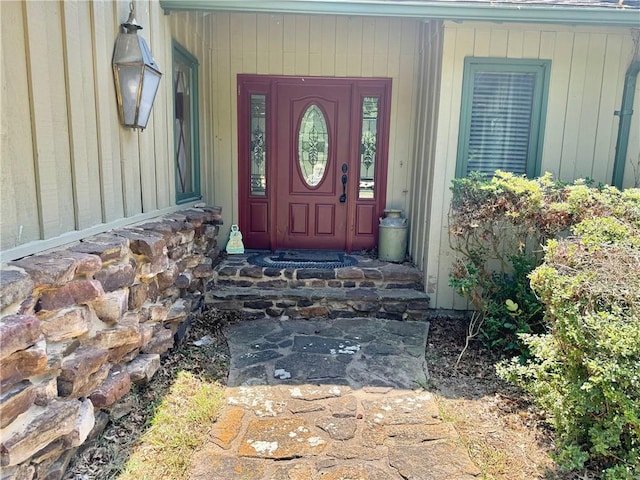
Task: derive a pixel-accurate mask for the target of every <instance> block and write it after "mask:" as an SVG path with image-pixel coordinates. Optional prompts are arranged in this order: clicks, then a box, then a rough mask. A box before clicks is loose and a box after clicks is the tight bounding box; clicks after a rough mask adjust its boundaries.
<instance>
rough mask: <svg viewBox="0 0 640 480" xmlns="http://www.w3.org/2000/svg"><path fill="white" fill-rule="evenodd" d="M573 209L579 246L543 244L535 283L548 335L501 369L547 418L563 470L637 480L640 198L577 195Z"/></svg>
mask: <svg viewBox="0 0 640 480" xmlns="http://www.w3.org/2000/svg"><path fill="white" fill-rule="evenodd" d="M567 199H568V203H569V204H570V208H569V210H575V211H576V212H579V213H580V215H579V217H581V218H584V220H582V221H581V222H580V223H578V224H577V225H575V226H574V227H573V228H572V232H573V234H574V236H572V237H569V238H566V239H561V240H551V241H549V242H548V243H547V246H546V249H545V256H544V263H543V264H542V265H541V266H539V267H538V268H537V269H536V270H535V271H534V272H533V273H532V274H531V275H530V278H531V285H532V287H533V289H534V290H535V292H536V293H537V294H538V295H539V297H540V299H541V300H542V302H543V303H544V304H545V321H546V323H547V325H548V329H549V332H548V333H547V334H544V335H529V334H524V335H521V338H522V339H523V341H524V342H525V344H526V345H527V346H528V347H529V349H530V351H531V355H532V358H531V359H530V360H528V361H527V362H526V363H524V364H523V363H522V362H521V361H520V360H519V359H513V360H512V361H511V362H509V363H503V364H501V365H499V366H498V373H499V374H500V375H501V376H503V377H504V378H506V379H508V380H510V381H512V382H514V383H517V384H519V385H521V386H523V387H524V388H525V389H526V390H528V391H529V392H531V393H532V394H533V395H534V397H535V398H536V400H537V401H538V402H539V403H540V405H541V406H542V407H543V408H545V409H546V410H547V411H548V412H549V413H550V414H551V418H552V421H553V424H554V426H555V428H556V432H557V436H558V454H557V460H558V462H559V464H560V465H561V466H563V467H564V468H566V469H576V468H580V467H582V466H583V465H584V464H585V463H586V462H587V461H590V462H595V463H596V464H597V465H599V466H601V467H602V469H603V478H604V479H610V480H614V479H615V480H622V479H624V480H627V479H629V480H631V479H637V478H640V461H639V460H638V459H639V458H640V191H633V190H630V191H627V192H619V191H617V190H615V189H613V188H610V187H605V188H603V189H601V190H596V189H588V190H587V189H585V188H582V186H581V187H580V188H574V189H573V190H572V191H571V192H570V194H569V195H568V197H567ZM587 214H589V215H587ZM598 215H602V216H598Z"/></svg>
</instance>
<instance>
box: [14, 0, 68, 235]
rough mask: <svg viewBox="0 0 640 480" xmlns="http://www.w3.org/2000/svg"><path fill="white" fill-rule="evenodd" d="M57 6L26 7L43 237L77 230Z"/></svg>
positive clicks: (34, 4)
mask: <svg viewBox="0 0 640 480" xmlns="http://www.w3.org/2000/svg"><path fill="white" fill-rule="evenodd" d="M60 7H61V5H60V4H59V3H53V2H51V3H49V2H45V3H39V2H38V3H36V2H34V3H31V2H26V3H25V11H26V16H27V18H26V22H25V23H26V25H27V39H28V53H27V56H28V58H29V71H30V85H29V86H30V91H29V96H30V97H31V98H32V129H33V134H34V140H35V145H36V178H37V184H38V191H39V202H40V204H39V210H40V211H41V212H42V233H43V238H44V239H47V238H51V237H55V236H57V235H60V234H62V233H65V232H69V231H72V230H74V229H75V219H74V213H75V212H74V201H73V188H74V186H73V182H72V172H71V165H70V161H69V156H70V153H69V130H68V122H67V105H66V95H67V92H66V89H65V78H64V57H63V46H62V20H61V14H62V12H61V11H60Z"/></svg>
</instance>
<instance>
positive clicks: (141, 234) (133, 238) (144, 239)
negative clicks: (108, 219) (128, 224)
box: [115, 229, 166, 260]
mask: <svg viewBox="0 0 640 480" xmlns="http://www.w3.org/2000/svg"><path fill="white" fill-rule="evenodd" d="M115 233H116V234H117V235H118V236H120V237H124V238H127V239H129V248H130V249H131V251H132V252H133V253H135V254H137V255H144V256H146V257H147V258H149V259H150V260H155V259H157V258H159V257H161V256H163V255H165V254H166V252H165V249H166V242H165V241H164V238H163V237H162V235H159V234H156V233H152V232H145V231H141V230H137V231H136V230H127V229H122V230H118V231H117V232H115Z"/></svg>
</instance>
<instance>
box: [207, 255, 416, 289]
mask: <svg viewBox="0 0 640 480" xmlns="http://www.w3.org/2000/svg"><path fill="white" fill-rule="evenodd" d="M356 257H357V259H358V264H357V265H356V266H352V267H342V268H327V269H322V268H283V269H280V268H273V267H259V266H256V265H250V264H249V263H248V262H247V261H246V256H238V257H227V258H226V259H224V260H223V261H222V262H221V263H220V264H219V265H217V266H216V268H215V269H214V277H213V282H212V288H219V287H235V288H261V289H278V290H279V289H283V288H301V287H302V288H304V287H308V288H337V289H342V288H345V289H353V288H384V289H390V290H396V289H413V290H419V291H421V290H422V273H421V272H420V270H418V269H417V268H415V267H413V266H412V265H409V264H394V263H387V262H381V261H378V260H375V259H370V258H367V257H359V256H356Z"/></svg>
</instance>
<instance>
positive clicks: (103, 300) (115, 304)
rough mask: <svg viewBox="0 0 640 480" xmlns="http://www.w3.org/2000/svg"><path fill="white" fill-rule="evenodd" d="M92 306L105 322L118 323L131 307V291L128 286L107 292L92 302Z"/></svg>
mask: <svg viewBox="0 0 640 480" xmlns="http://www.w3.org/2000/svg"><path fill="white" fill-rule="evenodd" d="M91 306H92V307H93V310H94V311H95V312H96V315H97V316H98V318H99V319H100V320H102V321H103V322H105V323H108V324H114V323H118V322H119V321H120V319H121V318H122V316H123V315H124V314H125V312H126V311H127V310H128V308H129V291H128V289H127V288H123V289H118V290H114V291H111V292H107V293H105V294H104V295H103V296H102V297H100V298H98V299H96V300H94V301H93V302H91Z"/></svg>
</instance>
